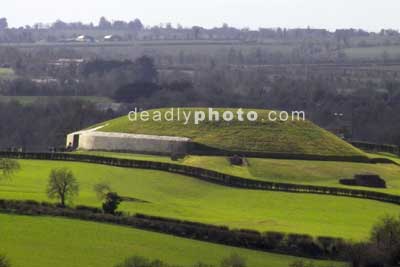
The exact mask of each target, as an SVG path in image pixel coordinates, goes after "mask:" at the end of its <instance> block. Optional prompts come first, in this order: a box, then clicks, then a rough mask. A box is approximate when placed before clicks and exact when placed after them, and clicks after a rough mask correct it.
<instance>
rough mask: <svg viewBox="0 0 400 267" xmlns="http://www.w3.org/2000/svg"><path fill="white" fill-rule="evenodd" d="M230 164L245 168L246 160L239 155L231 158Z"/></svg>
mask: <svg viewBox="0 0 400 267" xmlns="http://www.w3.org/2000/svg"><path fill="white" fill-rule="evenodd" d="M229 162H230V163H231V164H232V165H236V166H243V164H244V159H243V158H242V157H240V156H238V155H234V156H232V157H230V158H229Z"/></svg>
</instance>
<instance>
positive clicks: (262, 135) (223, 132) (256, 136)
mask: <svg viewBox="0 0 400 267" xmlns="http://www.w3.org/2000/svg"><path fill="white" fill-rule="evenodd" d="M169 110H170V109H168V108H166V109H158V110H151V111H148V112H149V113H150V118H152V117H153V116H154V115H155V114H156V113H157V112H160V113H161V114H162V117H164V115H165V113H166V112H168V111H169ZM196 110H197V111H199V110H203V111H205V112H206V114H208V112H207V111H208V109H201V108H182V109H181V118H180V121H178V120H177V114H176V113H177V112H175V114H174V116H175V117H174V118H175V120H174V121H173V122H170V121H166V120H164V119H163V120H162V121H154V120H151V119H150V120H149V121H141V120H137V121H135V122H132V121H129V120H128V117H127V116H123V117H120V118H117V119H114V120H111V121H107V122H104V123H101V125H106V126H105V127H103V128H101V129H100V130H99V131H102V132H117V133H135V134H150V135H162V136H180V137H188V138H191V139H192V141H193V142H196V143H199V144H202V145H205V146H208V147H212V148H217V149H222V150H229V151H244V152H261V153H289V154H308V155H323V156H362V155H364V154H363V152H362V151H360V150H359V149H357V148H355V147H353V146H352V145H350V144H348V143H347V142H345V141H343V140H341V139H340V138H338V137H337V136H335V135H334V134H332V133H330V132H328V131H326V130H324V129H322V128H320V127H318V126H316V125H315V124H313V123H312V122H310V121H307V120H306V121H297V120H296V121H292V120H289V121H285V122H284V121H275V122H273V121H269V120H268V119H267V118H268V113H269V112H271V111H268V110H256V111H257V113H258V114H259V120H258V121H256V122H249V121H245V122H240V121H238V120H237V117H235V120H233V121H231V122H225V121H222V119H221V120H220V121H218V122H216V121H204V122H200V123H199V124H198V125H196V124H194V120H193V116H192V117H191V118H192V119H191V120H190V121H189V123H188V124H187V125H184V119H183V118H182V112H183V111H185V112H189V111H192V112H194V111H196ZM215 110H218V111H219V112H220V114H222V112H224V111H226V110H231V111H235V112H236V109H235V110H234V109H215ZM175 111H176V109H175ZM248 111H249V110H244V112H245V113H246V112H248ZM206 117H208V115H207V116H206ZM261 118H266V120H265V121H262V120H261Z"/></svg>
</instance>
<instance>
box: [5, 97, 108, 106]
mask: <svg viewBox="0 0 400 267" xmlns="http://www.w3.org/2000/svg"><path fill="white" fill-rule="evenodd" d="M60 99H78V100H82V101H88V102H92V103H111V102H112V100H111V99H109V98H107V97H97V96H0V102H3V103H5V102H10V101H17V102H19V103H21V104H23V105H27V104H32V103H35V102H48V101H57V100H60Z"/></svg>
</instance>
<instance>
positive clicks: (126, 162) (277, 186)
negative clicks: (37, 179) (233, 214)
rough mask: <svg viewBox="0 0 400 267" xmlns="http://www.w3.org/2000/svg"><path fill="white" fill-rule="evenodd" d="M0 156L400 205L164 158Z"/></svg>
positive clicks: (383, 196)
mask: <svg viewBox="0 0 400 267" xmlns="http://www.w3.org/2000/svg"><path fill="white" fill-rule="evenodd" d="M0 157H3V158H14V159H31V160H56V161H72V162H84V163H94V164H102V165H109V166H115V167H123V168H138V169H150V170H158V171H166V172H170V173H177V174H182V175H186V176H190V177H193V178H197V179H200V180H203V181H207V182H211V183H215V184H220V185H225V186H230V187H235V188H243V189H253V190H266V191H280V192H287V193H302V194H319V195H332V196H342V197H354V198H363V199H369V200H375V201H381V202H387V203H392V204H397V205H400V196H398V195H392V194H387V193H382V192H374V191H367V190H359V189H347V188H338V187H327V186H316V185H302V184H291V183H276V182H268V181H257V180H252V179H248V178H243V177H238V176H233V175H229V174H224V173H220V172H217V171H212V170H208V169H204V168H199V167H192V166H186V165H179V164H172V163H165V162H155V161H145V160H134V159H121V158H112V157H102V156H93V155H83V154H70V153H25V152H4V151H3V152H0Z"/></svg>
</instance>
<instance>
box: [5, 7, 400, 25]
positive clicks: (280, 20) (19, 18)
mask: <svg viewBox="0 0 400 267" xmlns="http://www.w3.org/2000/svg"><path fill="white" fill-rule="evenodd" d="M399 15H400V1H399V0H380V1H376V0H331V1H326V0H325V1H324V0H197V1H193V0H158V1H155V0H11V1H2V3H1V5H0V17H6V18H8V21H9V24H10V25H11V26H13V27H16V26H24V25H28V24H29V25H33V24H34V23H36V22H45V23H49V22H54V21H56V20H57V19H61V20H63V21H65V22H76V21H82V22H85V23H88V22H94V23H95V24H97V22H98V20H99V18H100V17H101V16H105V17H107V18H108V19H109V20H118V19H123V20H132V19H134V18H140V19H141V21H142V22H143V24H145V25H159V24H160V23H167V22H170V23H172V24H173V25H176V24H177V23H180V24H181V25H183V26H193V25H198V26H202V27H206V28H210V27H214V26H221V25H222V24H223V23H227V24H228V25H231V26H235V27H238V28H245V27H249V28H251V29H258V28H259V27H267V28H275V27H282V28H284V27H285V28H296V27H302V28H304V27H308V26H310V27H312V28H326V29H329V30H335V29H338V28H357V29H365V30H368V31H379V30H380V29H382V28H385V29H389V28H390V29H396V30H398V29H400V19H399Z"/></svg>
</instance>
